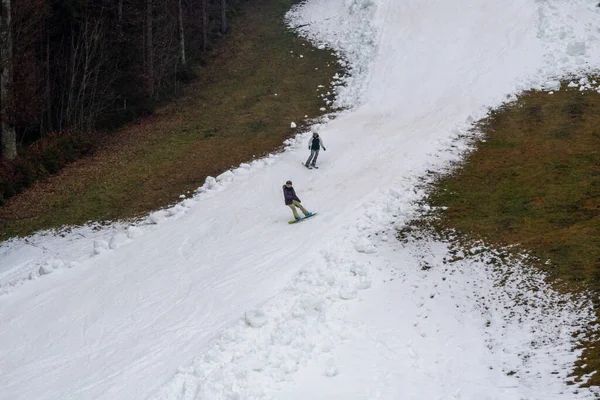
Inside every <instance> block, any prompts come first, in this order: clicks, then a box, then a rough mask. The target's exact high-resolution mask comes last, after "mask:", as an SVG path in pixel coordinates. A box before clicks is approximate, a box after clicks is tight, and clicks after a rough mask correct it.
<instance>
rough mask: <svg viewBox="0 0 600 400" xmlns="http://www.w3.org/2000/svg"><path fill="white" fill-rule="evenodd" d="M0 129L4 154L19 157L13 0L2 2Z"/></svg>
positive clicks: (0, 27) (0, 22) (0, 15)
mask: <svg viewBox="0 0 600 400" xmlns="http://www.w3.org/2000/svg"><path fill="white" fill-rule="evenodd" d="M0 69H1V73H0V107H1V109H0V129H1V130H2V136H1V137H2V156H3V157H4V158H6V159H8V160H13V159H15V158H16V157H17V138H16V134H15V125H14V116H13V115H12V110H13V104H14V91H13V90H14V88H13V43H12V11H11V0H1V3H0Z"/></svg>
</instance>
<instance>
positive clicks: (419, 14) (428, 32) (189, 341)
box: [0, 0, 600, 400]
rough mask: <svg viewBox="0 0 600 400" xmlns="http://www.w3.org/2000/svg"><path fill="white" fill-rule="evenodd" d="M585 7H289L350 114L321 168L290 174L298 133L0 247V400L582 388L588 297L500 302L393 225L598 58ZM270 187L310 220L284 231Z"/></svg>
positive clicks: (283, 213) (451, 395) (332, 131)
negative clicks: (528, 91) (420, 181)
mask: <svg viewBox="0 0 600 400" xmlns="http://www.w3.org/2000/svg"><path fill="white" fill-rule="evenodd" d="M594 6H595V3H594V2H593V1H587V0H571V1H563V2H559V1H557V0H548V1H534V0H520V1H517V0H507V1H504V2H498V1H496V0H465V1H463V2H461V4H460V6H457V5H456V4H450V3H449V2H448V1H443V0H419V1H417V0H403V1H396V0H377V1H372V0H351V1H350V0H348V1H345V0H309V1H307V2H306V3H303V4H302V5H301V6H299V7H297V8H295V9H294V10H293V12H291V13H290V15H289V23H290V24H292V25H296V26H300V25H306V26H305V27H304V28H302V32H303V33H304V34H306V35H307V36H308V37H310V38H311V39H313V40H314V41H315V42H316V43H318V44H320V45H324V44H326V45H328V46H330V47H332V48H334V49H336V50H338V51H339V52H340V54H341V55H342V56H343V57H344V58H345V60H346V62H347V63H349V64H348V65H349V68H350V71H351V72H352V75H351V76H350V77H349V78H347V80H346V83H347V86H346V87H340V88H338V90H337V96H338V97H337V100H336V102H337V104H338V105H343V106H354V107H355V108H354V109H353V110H352V111H350V112H344V113H342V114H341V115H340V116H338V117H337V118H336V119H335V120H333V121H332V122H330V123H327V124H323V125H319V124H317V125H316V126H315V129H318V130H319V131H320V132H321V135H322V136H323V138H324V140H325V141H326V142H327V145H328V147H327V148H328V151H327V152H323V153H322V154H321V157H320V166H321V168H320V169H319V170H318V171H307V170H306V169H304V168H302V167H301V166H300V165H299V162H298V160H303V159H304V158H305V157H306V151H305V145H304V141H305V139H306V138H305V137H304V136H303V135H300V136H299V137H298V138H297V139H296V140H292V141H289V142H288V145H289V146H288V150H287V151H286V152H284V153H282V154H279V155H275V156H271V157H269V158H266V159H264V160H258V161H255V162H253V163H251V164H244V165H241V166H240V168H238V169H236V170H234V171H228V172H226V173H224V174H223V175H221V176H219V177H217V178H216V179H212V178H211V179H207V182H206V184H205V185H204V186H203V188H201V190H199V191H198V193H197V194H196V195H195V196H194V197H193V198H190V199H186V200H185V201H183V202H182V203H181V204H179V205H177V206H175V207H173V208H171V209H169V210H161V211H157V212H155V213H153V214H151V215H150V216H148V218H147V219H145V220H144V221H141V222H140V223H138V224H134V225H132V226H128V225H125V224H122V225H119V224H117V225H114V226H111V227H106V228H100V229H91V228H89V227H86V228H78V229H74V230H73V231H72V232H70V233H67V234H65V235H64V237H60V236H52V235H37V236H34V237H32V238H29V239H28V240H27V241H11V242H7V243H4V244H2V246H1V247H0V257H2V258H1V261H0V262H1V264H0V291H2V292H3V295H1V296H0V320H1V321H2V323H1V324H0V343H1V344H0V387H1V388H2V390H0V399H2V400H4V399H10V400H14V399H36V400H43V399H61V400H62V399H110V400H116V399H127V400H130V399H144V398H151V399H178V400H184V399H185V400H191V399H194V400H196V399H209V400H218V399H257V398H279V399H286V400H288V399H308V398H310V399H321V398H322V399H332V398H340V399H341V398H343V399H375V398H377V399H390V400H391V399H395V400H396V399H511V400H512V399H516V398H530V399H541V398H548V399H550V398H552V399H558V398H565V399H567V398H568V399H572V398H591V396H592V394H591V392H589V391H586V390H580V391H579V393H578V394H577V395H576V394H574V393H573V391H572V390H569V388H568V387H567V386H566V384H565V383H564V380H565V378H566V376H567V374H568V372H569V370H570V368H572V365H573V362H574V360H575V357H576V356H577V354H576V353H572V352H571V351H570V349H571V347H572V344H573V343H572V339H571V336H570V335H571V333H572V332H574V331H576V330H577V329H578V328H579V327H581V326H582V325H585V324H586V323H587V322H588V321H589V320H590V318H591V314H590V309H589V307H588V305H587V304H586V303H581V304H579V303H575V302H567V305H564V304H563V303H564V302H562V300H565V299H563V298H561V297H560V296H558V295H557V294H555V293H552V292H551V291H550V290H549V289H547V288H544V289H543V291H540V293H538V294H537V295H538V296H541V297H540V299H541V300H539V301H532V304H534V305H532V306H531V308H529V309H524V310H523V309H519V308H518V307H514V301H515V297H514V296H513V295H512V294H511V293H512V292H511V293H508V294H506V293H504V292H503V290H500V289H498V287H497V286H496V285H495V283H497V280H498V279H499V277H498V275H497V274H498V271H495V270H492V269H488V268H487V267H486V265H487V264H486V263H485V260H480V259H475V258H473V259H469V258H467V259H465V261H464V262H462V263H460V264H456V266H454V267H453V269H452V270H453V271H454V272H452V273H450V272H449V270H448V268H446V267H445V266H444V265H445V260H444V257H445V254H446V253H447V251H448V249H447V244H444V243H436V242H427V241H419V240H415V241H413V242H409V243H408V244H405V245H403V246H401V245H400V243H398V242H396V240H395V238H394V233H395V228H396V227H400V226H402V224H403V223H404V222H405V221H406V220H407V219H410V218H411V217H413V216H415V215H416V213H417V210H415V209H414V207H415V206H414V201H415V200H418V199H419V198H421V196H422V195H423V194H422V193H421V192H419V191H418V190H416V189H415V184H416V182H417V177H419V176H423V175H424V174H425V173H426V171H427V170H428V169H434V170H435V169H437V170H439V169H440V168H443V167H444V166H445V165H446V164H447V163H448V162H449V161H452V160H456V159H457V158H458V157H459V156H460V153H461V151H462V150H464V149H465V148H466V145H465V144H464V143H462V142H461V141H460V140H457V137H458V136H459V135H460V134H461V133H464V132H465V130H466V129H467V128H468V127H469V126H470V123H471V122H473V121H474V120H476V119H478V118H480V117H482V116H483V115H485V112H486V110H487V107H493V106H497V105H499V104H500V103H501V102H502V101H504V100H506V99H507V97H510V96H511V95H514V93H516V92H517V91H519V90H520V89H524V88H529V87H544V86H548V85H549V82H552V81H555V80H556V75H557V74H560V73H565V72H575V71H576V70H579V69H583V70H589V69H591V68H594V67H598V66H600V54H599V53H598V51H599V50H598V48H600V46H597V41H598V39H597V37H598V35H599V34H598V31H597V30H596V28H595V26H597V20H598V8H597V7H596V8H594ZM582 43H583V44H582ZM288 179H291V180H292V181H293V182H294V186H295V188H296V191H297V193H298V195H299V197H300V198H301V199H302V200H303V203H304V204H305V206H306V207H307V208H308V209H309V210H316V211H319V215H318V216H317V217H315V218H314V219H311V220H310V221H307V222H306V223H303V224H298V225H292V226H289V225H288V224H287V223H286V221H287V220H288V219H289V214H290V212H289V210H288V209H287V208H286V207H284V206H283V199H282V193H281V185H282V184H283V182H285V181H286V180H288ZM424 259H427V260H428V263H429V264H428V265H429V266H430V267H431V268H430V269H427V271H425V270H423V269H422V267H423V264H422V262H423V260H424ZM515 268H516V265H515ZM518 276H519V277H522V280H520V281H519V282H521V281H523V282H528V281H530V280H531V279H538V278H537V277H535V276H533V277H529V276H528V275H527V274H526V273H525V272H523V274H519V275H518ZM443 278H445V279H443ZM384 281H385V282H384ZM516 291H517V292H518V290H516ZM482 297H485V299H482ZM543 303H546V305H545V306H544V307H541V304H543ZM561 304H562V305H561ZM485 307H487V308H485ZM505 307H509V308H514V310H515V312H516V314H515V313H513V314H510V313H507V312H506V308H505ZM488 324H489V325H488ZM548 327H555V328H556V329H550V328H548ZM534 341H535V342H536V343H538V344H539V345H532V342H534ZM524 354H525V355H526V357H525V356H523V355H524ZM528 360H529V361H528ZM330 378H333V379H330Z"/></svg>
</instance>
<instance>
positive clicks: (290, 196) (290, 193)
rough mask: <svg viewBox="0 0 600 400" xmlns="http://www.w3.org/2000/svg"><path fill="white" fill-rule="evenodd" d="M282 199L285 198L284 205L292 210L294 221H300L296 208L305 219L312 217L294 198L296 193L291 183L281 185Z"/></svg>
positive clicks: (297, 199)
mask: <svg viewBox="0 0 600 400" xmlns="http://www.w3.org/2000/svg"><path fill="white" fill-rule="evenodd" d="M283 197H284V198H285V205H286V206H288V207H290V208H291V209H292V213H294V218H295V219H296V221H298V220H300V216H299V215H298V211H296V207H298V208H299V209H300V210H301V211H302V213H303V214H304V216H305V217H310V216H311V215H312V213H311V212H309V211H306V209H305V208H304V207H303V206H302V204H300V199H299V198H298V196H296V191H295V190H294V188H293V187H292V181H287V182H286V183H285V185H283Z"/></svg>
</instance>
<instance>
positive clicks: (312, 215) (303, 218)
mask: <svg viewBox="0 0 600 400" xmlns="http://www.w3.org/2000/svg"><path fill="white" fill-rule="evenodd" d="M315 215H317V213H316V212H314V213H312V214H311V215H310V216H308V217H302V218H300V219H299V220H298V221H296V220H295V219H293V220H291V221H288V224H295V223H296V222H302V221H304V220H305V219H309V218H312V217H314V216H315Z"/></svg>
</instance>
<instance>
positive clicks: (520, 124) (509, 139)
mask: <svg viewBox="0 0 600 400" xmlns="http://www.w3.org/2000/svg"><path fill="white" fill-rule="evenodd" d="M478 129H480V130H481V131H482V132H483V133H484V134H485V136H484V137H485V140H483V141H481V142H479V143H477V144H476V150H475V151H473V152H472V153H470V155H469V156H468V157H467V159H466V160H465V162H464V164H462V165H461V167H460V168H459V169H457V170H456V171H455V172H454V173H452V174H451V175H448V176H443V177H440V179H439V180H438V181H437V182H436V183H435V185H434V187H433V189H432V192H431V195H430V204H431V205H432V206H434V207H447V209H446V210H445V211H442V212H441V216H440V219H439V220H438V221H437V222H435V223H436V224H439V225H438V226H437V228H438V229H446V228H453V229H456V230H457V231H458V232H460V233H462V234H467V235H468V236H469V237H471V238H474V239H478V238H483V239H485V240H486V241H487V242H489V243H492V244H497V245H511V244H518V245H520V247H521V248H522V249H524V250H528V251H530V252H531V253H532V254H533V255H534V256H535V257H536V258H538V259H539V260H540V262H539V264H538V265H536V267H538V268H541V269H543V270H545V271H547V272H548V273H549V276H550V277H551V279H552V282H554V283H556V286H557V288H559V289H560V290H566V291H577V290H581V289H585V290H589V291H591V292H592V293H593V294H594V296H593V297H594V298H595V299H598V298H599V295H600V94H599V93H597V92H583V93H582V92H579V91H578V90H577V89H575V90H573V89H567V88H565V87H563V89H562V90H560V91H557V92H555V93H554V94H552V95H549V94H548V93H546V92H538V91H531V92H527V93H524V94H523V95H522V96H520V97H519V99H518V100H517V101H516V102H515V103H512V104H507V105H504V106H503V107H501V108H499V109H498V110H495V111H492V112H491V113H490V114H489V116H488V117H487V118H486V119H484V120H483V121H481V122H480V123H479V126H478ZM547 260H550V262H549V263H546V261H547ZM595 301H596V309H598V310H600V302H599V301H598V300H595ZM599 317H600V314H599ZM599 344H600V343H599V342H598V341H597V340H594V339H590V343H588V344H587V345H586V349H585V352H584V355H583V359H584V360H585V361H581V362H580V363H579V364H578V366H577V370H576V371H575V372H576V374H577V375H578V376H581V375H583V374H587V373H590V372H592V371H595V370H600V345H599ZM588 384H589V385H600V374H595V375H594V376H592V378H591V379H590V380H589V381H588Z"/></svg>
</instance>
